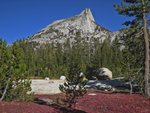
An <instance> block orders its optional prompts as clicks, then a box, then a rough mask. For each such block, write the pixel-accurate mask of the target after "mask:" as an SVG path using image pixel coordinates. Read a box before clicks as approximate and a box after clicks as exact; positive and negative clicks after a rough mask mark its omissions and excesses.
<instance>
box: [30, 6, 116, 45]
mask: <svg viewBox="0 0 150 113" xmlns="http://www.w3.org/2000/svg"><path fill="white" fill-rule="evenodd" d="M77 32H80V34H81V38H82V39H83V40H85V39H86V38H87V39H88V40H87V41H93V40H94V38H95V39H96V38H98V39H99V41H103V40H104V39H106V38H110V40H112V39H114V37H115V35H116V34H115V33H113V32H111V31H109V30H108V29H106V28H104V27H102V26H100V25H98V24H97V23H96V22H95V19H94V17H93V14H92V12H91V10H90V9H88V8H86V9H85V10H83V11H82V12H81V13H80V14H78V15H75V16H72V17H69V18H67V19H61V20H56V21H54V22H52V23H51V24H49V25H48V26H46V27H45V28H43V29H42V30H41V31H39V32H38V33H36V34H34V35H33V36H31V37H30V38H29V41H30V42H37V43H40V44H44V43H64V42H66V40H67V39H68V38H69V39H71V42H72V43H73V42H74V40H75V39H74V38H75V37H76V34H77ZM89 39H90V40H89Z"/></svg>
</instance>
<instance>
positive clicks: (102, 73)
mask: <svg viewBox="0 0 150 113" xmlns="http://www.w3.org/2000/svg"><path fill="white" fill-rule="evenodd" d="M97 77H98V79H102V80H103V79H112V72H111V71H110V70H109V69H108V68H105V67H103V68H100V69H99V70H98V76H97Z"/></svg>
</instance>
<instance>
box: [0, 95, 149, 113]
mask: <svg viewBox="0 0 150 113" xmlns="http://www.w3.org/2000/svg"><path fill="white" fill-rule="evenodd" d="M89 93H95V94H96V95H89ZM36 97H38V98H47V99H52V100H56V98H58V97H60V98H62V97H64V96H63V95H62V94H59V95H58V94H57V95H36ZM0 113H150V99H148V98H145V97H144V96H142V95H140V94H132V95H129V94H123V93H115V94H105V93H100V92H88V93H87V94H86V95H85V96H84V97H83V98H80V99H79V100H78V103H77V104H76V106H75V108H74V109H72V110H69V109H67V108H65V107H62V106H61V105H57V104H56V105H49V106H48V105H46V104H45V105H40V104H36V103H31V102H0Z"/></svg>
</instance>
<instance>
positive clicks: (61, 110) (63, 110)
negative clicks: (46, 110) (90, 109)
mask: <svg viewBox="0 0 150 113" xmlns="http://www.w3.org/2000/svg"><path fill="white" fill-rule="evenodd" d="M34 102H35V103H37V104H40V105H47V106H49V107H52V108H54V109H55V110H56V111H57V112H58V113H86V112H85V111H82V110H78V109H73V108H68V107H64V106H61V105H59V104H54V103H50V102H48V101H45V100H41V99H38V98H36V99H35V100H34Z"/></svg>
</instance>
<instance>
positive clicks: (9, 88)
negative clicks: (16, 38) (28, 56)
mask: <svg viewBox="0 0 150 113" xmlns="http://www.w3.org/2000/svg"><path fill="white" fill-rule="evenodd" d="M0 52H1V53H0V55H1V57H0V58H1V66H0V97H1V100H23V101H24V100H26V99H27V98H26V97H28V96H29V95H27V92H28V91H30V90H31V88H30V80H29V79H28V77H27V76H26V64H25V62H24V51H23V50H22V48H20V46H19V43H17V42H16V43H14V44H13V45H12V46H7V45H6V43H5V42H4V41H3V40H1V41H0Z"/></svg>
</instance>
